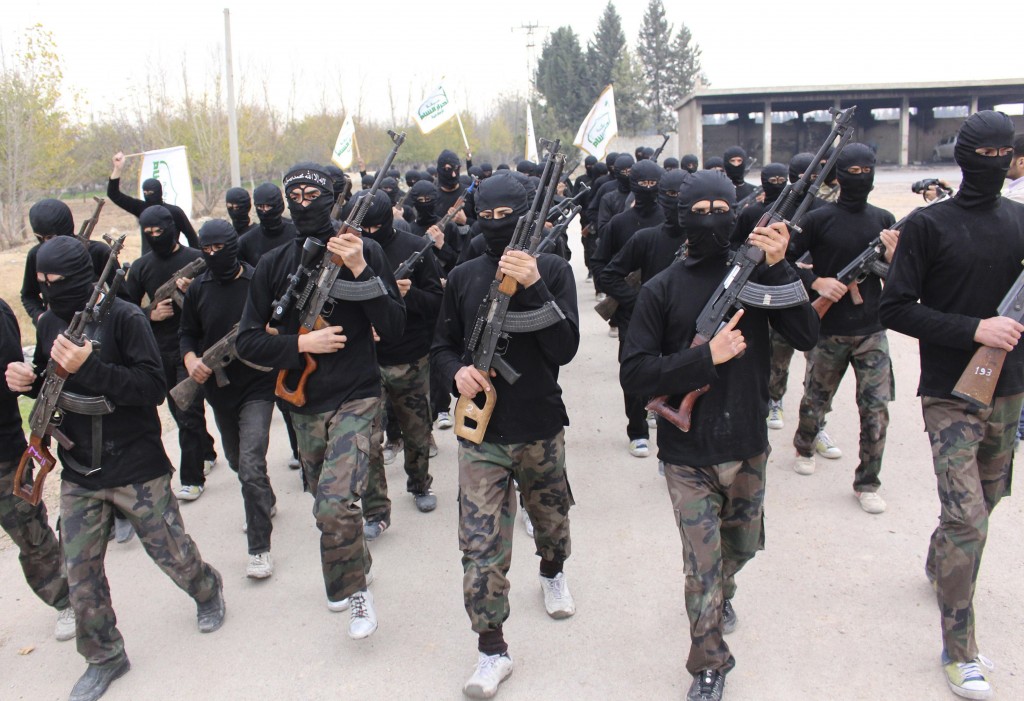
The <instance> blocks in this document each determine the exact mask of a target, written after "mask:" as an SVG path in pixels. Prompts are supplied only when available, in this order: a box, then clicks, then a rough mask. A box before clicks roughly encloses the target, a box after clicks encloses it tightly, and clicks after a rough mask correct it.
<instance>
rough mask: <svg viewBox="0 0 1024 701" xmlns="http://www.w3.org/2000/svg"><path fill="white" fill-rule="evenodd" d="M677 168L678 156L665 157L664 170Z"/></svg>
mask: <svg viewBox="0 0 1024 701" xmlns="http://www.w3.org/2000/svg"><path fill="white" fill-rule="evenodd" d="M678 168H679V159H678V158H672V157H669V158H666V159H665V170H666V171H669V170H677V169H678Z"/></svg>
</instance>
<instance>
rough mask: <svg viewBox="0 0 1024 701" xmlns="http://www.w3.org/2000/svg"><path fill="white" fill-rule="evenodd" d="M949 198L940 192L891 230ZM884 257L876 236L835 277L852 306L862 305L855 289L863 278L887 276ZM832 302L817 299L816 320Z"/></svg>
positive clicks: (812, 304) (887, 267)
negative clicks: (920, 211)
mask: <svg viewBox="0 0 1024 701" xmlns="http://www.w3.org/2000/svg"><path fill="white" fill-rule="evenodd" d="M948 198H949V194H948V193H945V192H942V191H940V192H939V196H938V197H936V198H935V199H934V200H932V201H931V202H929V203H928V204H926V205H924V206H923V207H917V208H915V209H914V211H913V212H911V213H910V214H908V215H907V216H905V217H903V218H902V219H900V220H899V221H898V222H896V223H895V224H893V225H892V227H890V228H892V229H895V230H896V231H900V230H902V229H903V225H904V224H906V223H907V220H908V219H910V215H911V214H914V212H917V211H918V210H920V209H927V208H928V207H931V206H932V205H933V204H936V203H938V202H942V201H943V200H945V199H948ZM884 257H885V247H884V246H883V245H882V239H881V237H880V236H876V237H875V239H874V240H873V241H872V242H871V243H869V244H868V247H867V248H865V249H864V250H863V251H862V252H861V253H860V254H859V255H858V256H857V257H856V258H854V259H853V260H852V261H850V262H849V264H848V265H847V266H846V267H845V268H843V269H842V270H840V271H839V273H838V274H837V275H836V279H837V280H839V282H841V283H843V284H844V285H846V287H847V288H848V290H849V293H850V299H851V300H853V303H854V304H864V298H863V297H861V296H860V289H858V287H857V283H860V282H863V281H864V278H866V277H867V276H868V273H874V274H875V275H877V276H878V277H880V278H882V279H883V280H884V279H885V278H886V277H888V275H889V264H888V263H886V262H885V261H884V260H882V259H883V258H884ZM833 304H834V302H833V301H832V300H830V299H826V298H824V297H818V298H817V299H816V300H814V302H812V303H811V306H812V307H814V311H816V312H818V318H821V317H823V316H825V313H826V312H827V311H828V310H829V309H831V308H832V305H833Z"/></svg>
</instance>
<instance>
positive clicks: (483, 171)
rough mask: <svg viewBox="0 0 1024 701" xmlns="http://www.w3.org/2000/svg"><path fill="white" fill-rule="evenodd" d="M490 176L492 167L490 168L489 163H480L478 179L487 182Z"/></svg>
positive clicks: (492, 173)
mask: <svg viewBox="0 0 1024 701" xmlns="http://www.w3.org/2000/svg"><path fill="white" fill-rule="evenodd" d="M492 175H494V166H492V165H491V164H490V163H481V164H480V179H481V180H487V178H489V177H491V176H492Z"/></svg>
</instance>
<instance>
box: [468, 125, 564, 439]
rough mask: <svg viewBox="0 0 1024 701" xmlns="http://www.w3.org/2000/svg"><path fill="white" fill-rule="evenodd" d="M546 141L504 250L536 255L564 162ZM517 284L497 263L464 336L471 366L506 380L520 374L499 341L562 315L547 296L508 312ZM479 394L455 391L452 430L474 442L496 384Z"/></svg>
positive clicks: (484, 424)
mask: <svg viewBox="0 0 1024 701" xmlns="http://www.w3.org/2000/svg"><path fill="white" fill-rule="evenodd" d="M545 144H550V145H549V153H548V157H547V158H546V159H545V162H544V170H543V173H542V174H541V179H540V185H539V187H538V188H537V193H536V194H535V195H534V198H533V203H532V205H531V206H530V211H528V212H527V213H526V214H524V215H523V216H522V217H520V218H519V221H518V222H517V223H516V228H515V231H514V232H513V234H512V241H511V243H510V244H509V247H508V249H506V250H527V251H528V252H529V253H530V255H534V256H535V255H536V246H537V245H539V241H537V240H536V239H535V238H534V231H535V230H536V229H538V228H540V229H543V227H544V219H545V215H546V213H547V212H548V210H549V208H550V206H551V200H552V198H553V197H554V194H555V189H556V188H557V187H558V180H559V178H560V176H561V173H562V168H563V167H564V166H565V155H564V154H560V153H558V149H559V145H560V142H559V141H558V140H555V141H554V142H553V143H551V142H545ZM531 240H534V241H536V243H535V244H534V246H532V247H531V248H529V249H527V242H528V241H531ZM518 289H519V283H518V282H516V280H515V279H514V278H511V277H505V275H504V274H503V273H502V272H501V269H500V268H499V269H498V271H497V272H496V273H495V275H494V280H492V281H491V287H490V289H489V290H488V292H487V296H486V297H484V299H483V302H482V303H481V304H480V309H479V310H478V311H477V320H476V324H475V325H474V327H473V331H472V333H471V334H470V336H469V339H468V340H467V342H466V350H468V351H469V352H470V354H471V355H472V358H473V367H475V368H476V369H477V370H479V371H480V373H481V374H482V375H483V376H484V377H487V378H489V377H490V372H491V369H492V368H493V369H494V370H495V371H496V372H497V373H498V374H499V375H501V377H502V379H504V380H505V381H506V382H508V383H509V384H510V385H511V384H515V382H516V380H518V379H519V373H518V372H517V371H516V370H515V368H513V367H512V366H511V365H509V364H508V362H506V361H505V359H504V358H503V357H502V355H501V353H500V352H499V348H498V346H499V344H503V345H504V344H507V342H508V339H509V333H510V332H530V331H539V330H540V329H544V328H547V327H548V326H551V325H552V324H555V323H557V322H558V321H560V320H561V319H564V318H565V315H564V314H563V313H562V311H561V310H560V309H559V308H558V305H556V304H555V303H554V302H550V301H549V302H548V303H546V304H545V305H544V306H543V307H541V308H540V309H537V310H531V311H529V312H509V310H508V306H509V302H510V301H511V299H512V295H514V294H515V293H516V291H517V290H518ZM483 394H484V404H483V406H480V405H478V404H477V403H476V398H475V397H474V398H472V399H470V398H467V397H459V401H458V403H457V404H456V405H455V435H457V436H459V437H460V438H465V439H466V440H468V441H471V442H473V443H476V444H479V443H480V442H481V441H483V439H484V433H485V432H486V431H487V424H488V423H489V422H490V420H491V415H492V414H493V413H494V405H495V404H496V403H497V401H498V396H497V392H496V391H495V389H494V387H491V391H490V392H484V393H483ZM478 396H479V395H478Z"/></svg>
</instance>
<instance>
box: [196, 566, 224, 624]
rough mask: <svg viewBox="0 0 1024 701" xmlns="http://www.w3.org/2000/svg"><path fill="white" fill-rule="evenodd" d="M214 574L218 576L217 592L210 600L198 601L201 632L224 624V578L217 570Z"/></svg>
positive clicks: (197, 611) (197, 616)
mask: <svg viewBox="0 0 1024 701" xmlns="http://www.w3.org/2000/svg"><path fill="white" fill-rule="evenodd" d="M213 576H214V577H216V578H217V593H216V594H214V595H213V598H212V599H210V600H209V601H204V602H203V603H198V602H196V618H197V620H198V621H199V632H200V633H212V632H213V631H215V630H217V629H218V628H220V627H221V626H222V625H224V580H222V579H221V577H220V572H218V571H217V570H213Z"/></svg>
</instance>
